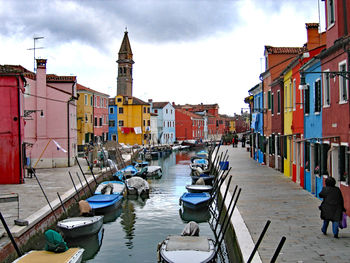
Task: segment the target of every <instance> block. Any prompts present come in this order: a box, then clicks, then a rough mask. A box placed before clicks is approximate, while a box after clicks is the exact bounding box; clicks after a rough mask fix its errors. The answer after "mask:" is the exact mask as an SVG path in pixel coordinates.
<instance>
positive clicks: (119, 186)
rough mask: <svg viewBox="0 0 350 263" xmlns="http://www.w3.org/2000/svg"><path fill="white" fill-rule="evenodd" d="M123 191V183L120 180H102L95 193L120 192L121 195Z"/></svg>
mask: <svg viewBox="0 0 350 263" xmlns="http://www.w3.org/2000/svg"><path fill="white" fill-rule="evenodd" d="M124 191H125V184H124V182H121V181H104V182H102V183H100V184H99V185H98V186H97V188H96V190H95V195H100V194H120V195H123V193H124Z"/></svg>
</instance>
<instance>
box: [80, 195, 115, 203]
mask: <svg viewBox="0 0 350 263" xmlns="http://www.w3.org/2000/svg"><path fill="white" fill-rule="evenodd" d="M118 197H119V195H118V194H113V195H93V196H91V197H89V198H88V199H86V201H88V202H110V201H114V200H115V199H117V198H118Z"/></svg>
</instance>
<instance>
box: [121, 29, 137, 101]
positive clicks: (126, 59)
mask: <svg viewBox="0 0 350 263" xmlns="http://www.w3.org/2000/svg"><path fill="white" fill-rule="evenodd" d="M117 63H118V77H117V95H124V96H130V97H131V96H132V65H133V64H134V63H135V62H134V61H133V60H132V51H131V46H130V42H129V37H128V31H127V30H125V32H124V38H123V41H122V44H121V46H120V49H119V53H118V60H117Z"/></svg>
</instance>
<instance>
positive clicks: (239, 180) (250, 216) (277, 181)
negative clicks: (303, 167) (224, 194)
mask: <svg viewBox="0 0 350 263" xmlns="http://www.w3.org/2000/svg"><path fill="white" fill-rule="evenodd" d="M239 146H240V145H239ZM226 150H228V155H229V159H228V161H229V163H230V166H231V167H232V169H231V171H230V174H231V175H232V182H233V183H231V186H230V192H231V193H232V192H233V190H234V187H235V186H236V185H238V186H239V187H240V188H241V189H242V191H241V194H240V197H239V200H238V202H237V206H236V209H237V210H236V211H235V213H234V216H233V218H232V220H231V221H232V224H233V227H234V230H235V233H236V237H237V241H238V244H239V246H240V250H241V251H242V254H243V258H244V261H247V259H248V258H249V255H250V253H251V252H252V250H253V247H254V244H256V242H257V241H258V239H259V236H260V234H261V232H262V230H263V228H264V226H265V224H266V222H267V220H270V221H271V224H270V226H269V228H268V230H267V232H266V234H265V236H264V238H263V240H262V242H261V244H260V246H259V248H258V254H256V255H255V257H254V260H256V261H255V262H260V261H259V260H261V262H270V260H271V258H272V256H273V254H274V252H275V250H276V248H277V246H278V244H279V242H280V240H281V238H282V236H285V237H286V242H285V243H284V246H283V247H282V250H281V252H280V254H279V255H278V258H277V262H337V263H339V262H340V263H341V262H344V263H345V262H349V247H350V228H349V227H348V228H346V229H341V230H340V233H339V239H335V238H334V237H333V234H332V227H331V226H329V228H328V234H327V235H323V234H322V232H321V226H322V222H321V219H320V212H319V209H318V206H319V205H320V203H321V200H319V199H317V198H316V197H314V196H312V195H311V194H310V193H309V192H307V191H305V190H304V189H303V188H301V187H300V186H299V185H297V184H296V183H294V182H293V181H292V180H291V179H290V178H288V177H285V176H284V175H283V174H282V173H280V172H278V171H276V170H274V169H272V168H270V167H267V166H265V165H261V164H259V163H257V162H256V161H254V160H252V159H251V158H250V157H249V153H248V152H247V151H246V148H241V147H237V148H233V147H232V146H221V147H220V151H222V152H224V151H226ZM224 188H225V187H223V189H224Z"/></svg>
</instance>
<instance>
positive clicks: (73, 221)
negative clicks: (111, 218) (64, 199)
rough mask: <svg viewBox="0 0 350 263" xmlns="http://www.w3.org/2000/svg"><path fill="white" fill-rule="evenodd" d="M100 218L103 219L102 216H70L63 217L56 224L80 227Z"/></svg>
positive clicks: (66, 226) (67, 227) (68, 227)
mask: <svg viewBox="0 0 350 263" xmlns="http://www.w3.org/2000/svg"><path fill="white" fill-rule="evenodd" d="M102 219H103V216H90V217H85V216H80V217H71V218H67V219H64V220H62V221H59V222H58V223H57V226H58V227H60V228H65V229H73V228H77V227H82V226H86V225H91V224H94V223H96V222H97V221H100V220H102Z"/></svg>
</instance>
